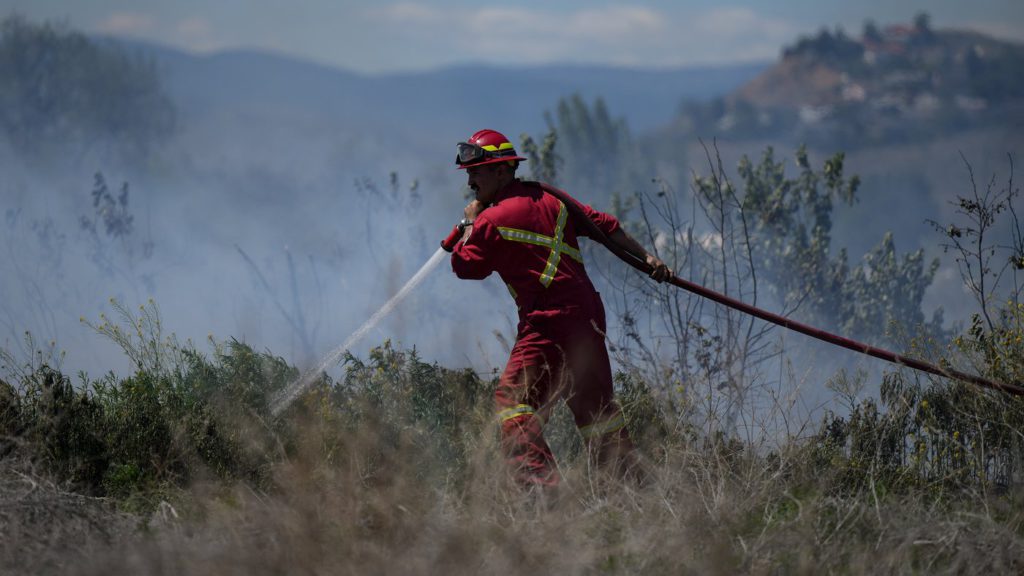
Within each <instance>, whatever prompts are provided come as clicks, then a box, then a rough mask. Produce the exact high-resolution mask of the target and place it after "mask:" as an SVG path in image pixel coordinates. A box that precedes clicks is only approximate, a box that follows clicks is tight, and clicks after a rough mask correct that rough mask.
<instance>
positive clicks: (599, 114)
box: [545, 94, 648, 200]
mask: <svg viewBox="0 0 1024 576" xmlns="http://www.w3.org/2000/svg"><path fill="white" fill-rule="evenodd" d="M545 119H546V121H547V124H548V129H549V131H553V132H555V133H556V134H557V135H558V136H557V138H558V140H557V141H558V148H559V156H560V157H561V160H562V164H561V169H560V170H559V171H558V174H559V175H560V176H561V183H562V184H564V185H565V186H566V187H567V188H570V189H572V190H573V192H574V194H576V195H577V196H578V197H580V198H582V199H585V200H593V199H594V198H596V197H604V196H605V195H607V193H609V192H622V191H623V189H628V188H631V187H633V186H634V185H635V184H636V183H637V182H639V180H640V179H639V174H644V173H647V172H648V171H646V170H645V166H643V164H642V158H640V157H639V155H638V154H636V152H635V146H634V144H633V138H632V135H631V134H630V131H629V127H628V126H627V125H626V120H625V119H624V118H612V116H611V114H610V113H609V112H608V107H607V106H606V105H605V102H604V100H603V99H601V98H598V99H596V100H595V101H594V104H593V106H592V107H591V106H589V105H588V104H587V103H586V102H585V101H584V100H583V98H582V97H581V96H580V95H579V94H574V95H572V96H570V97H569V98H562V99H560V100H559V101H558V105H557V106H556V108H555V113H554V115H552V114H551V113H550V112H548V113H546V114H545Z"/></svg>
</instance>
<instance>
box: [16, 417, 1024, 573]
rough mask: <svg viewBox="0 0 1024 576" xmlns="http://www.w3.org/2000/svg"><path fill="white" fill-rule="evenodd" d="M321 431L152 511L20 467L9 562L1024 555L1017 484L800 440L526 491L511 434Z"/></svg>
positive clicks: (842, 563)
mask: <svg viewBox="0 0 1024 576" xmlns="http://www.w3.org/2000/svg"><path fill="white" fill-rule="evenodd" d="M303 425H304V428H303V438H302V440H301V442H300V443H299V445H298V448H297V449H296V451H295V453H294V455H293V456H292V457H290V458H288V459H287V460H285V461H282V462H280V463H279V464H277V465H276V467H275V469H274V472H273V488H271V489H269V490H266V491H257V490H255V489H253V488H250V487H248V485H246V484H242V483H239V484H235V485H232V486H225V485H224V484H222V483H219V482H196V483H194V484H193V485H192V486H190V487H189V488H188V489H187V490H184V491H181V492H180V493H177V494H176V495H174V496H173V497H171V498H170V500H171V502H170V503H167V502H165V503H162V504H161V505H160V506H159V507H158V508H157V510H156V512H154V513H153V514H151V515H150V516H148V517H145V518H140V517H132V516H130V515H127V514H123V513H119V512H117V511H116V510H115V509H114V507H113V506H112V505H111V503H110V502H107V501H104V500H99V499H93V498H86V497H83V496H78V495H74V494H69V493H67V492H66V491H63V490H61V489H60V487H58V486H55V485H52V484H49V483H46V482H45V481H43V480H42V479H41V478H40V476H39V475H35V474H32V473H30V472H26V471H25V470H26V468H25V467H26V466H28V465H27V463H25V462H24V461H22V462H21V467H22V469H19V466H15V465H14V464H13V463H14V462H16V461H15V460H12V459H10V458H9V459H7V460H5V461H4V465H3V468H2V473H0V482H2V486H0V487H2V488H3V490H2V492H0V494H2V500H0V522H2V524H0V528H2V529H3V534H4V538H3V539H2V540H3V544H2V546H0V560H2V564H0V573H12V574H13V573H33V574H58V573H73V574H114V573H124V574H176V575H177V574H225V575H231V574H246V575H261V574H497V573H513V574H521V573H529V574H901V573H921V574H939V573H948V574H959V573H980V572H993V573H1013V572H1019V571H1020V569H1021V565H1022V558H1024V554H1022V552H1024V549H1022V544H1024V542H1022V539H1021V536H1020V534H1019V533H1018V532H1016V531H1014V529H1013V527H1019V526H1020V525H1021V522H1020V516H1021V512H1020V507H1019V506H1016V505H1015V504H1014V503H1015V502H1018V503H1019V502H1020V501H1021V499H1020V498H1018V497H1016V495H1014V494H1003V495H1000V496H986V495H969V494H968V495H962V496H961V497H960V498H959V499H953V500H950V499H945V500H942V501H940V500H938V499H934V498H930V497H926V496H924V495H923V494H925V493H924V492H922V493H921V494H919V495H917V496H907V495H903V496H899V495H886V494H880V493H878V492H877V490H876V489H875V488H874V487H873V486H869V487H867V488H866V489H865V490H863V491H860V492H855V493H838V492H837V493H829V492H828V491H827V490H828V486H829V483H828V479H827V478H818V477H816V473H817V471H815V470H812V469H808V468H807V465H806V462H807V461H808V460H807V459H806V458H805V455H804V454H803V453H802V452H801V450H800V449H799V447H798V446H794V447H792V448H791V449H787V450H783V451H780V452H779V453H778V455H777V456H774V457H764V456H760V455H757V454H754V453H752V452H750V451H747V450H746V449H745V447H743V446H741V445H738V444H735V443H732V444H723V445H718V446H715V445H713V444H709V443H705V442H700V443H694V444H675V445H663V446H660V447H658V449H657V450H655V451H648V454H647V460H646V461H647V465H648V468H649V470H650V472H651V477H650V479H649V482H648V483H647V484H646V485H644V486H637V485H635V484H633V483H629V482H623V481H618V480H615V479H612V478H608V477H606V476H604V475H603V474H602V473H601V472H600V471H597V470H593V469H591V468H590V467H589V464H588V460H587V459H586V458H585V457H578V458H575V459H569V460H568V461H566V462H563V472H564V475H565V480H566V481H565V486H564V489H563V490H562V491H561V493H560V494H559V495H558V497H557V498H545V497H538V496H536V495H533V494H528V493H523V492H522V491H520V490H519V489H517V488H515V487H513V486H511V484H510V483H509V481H508V475H507V473H506V472H507V471H506V470H505V469H504V466H503V465H502V463H501V462H500V461H499V459H498V458H497V457H496V446H495V444H496V442H495V441H494V438H493V434H492V432H493V430H489V431H488V432H485V433H483V434H480V435H479V436H478V437H473V438H468V439H467V441H468V442H470V443H472V444H473V449H472V450H471V458H470V461H469V464H468V465H467V466H466V469H463V470H454V471H453V470H451V469H449V468H447V467H446V466H445V463H443V462H435V465H434V466H431V464H430V462H432V457H433V455H432V454H431V453H429V452H428V451H425V448H424V447H423V445H422V444H421V443H418V441H417V438H418V437H419V436H418V432H417V431H412V430H409V431H406V432H403V433H400V434H399V436H398V438H397V439H396V438H394V437H393V430H386V429H383V428H382V429H379V430H377V429H376V428H377V427H376V426H374V425H367V426H364V427H363V428H361V429H360V430H359V432H358V433H356V434H346V433H345V429H344V428H343V427H338V426H336V425H334V424H332V423H331V422H330V421H329V420H317V419H315V418H314V419H310V420H308V421H306V422H303Z"/></svg>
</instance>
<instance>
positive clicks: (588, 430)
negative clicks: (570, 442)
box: [580, 412, 626, 438]
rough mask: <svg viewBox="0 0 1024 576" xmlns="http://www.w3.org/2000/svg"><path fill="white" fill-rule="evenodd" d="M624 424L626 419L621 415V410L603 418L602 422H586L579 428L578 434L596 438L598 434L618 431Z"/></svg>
mask: <svg viewBox="0 0 1024 576" xmlns="http://www.w3.org/2000/svg"><path fill="white" fill-rule="evenodd" d="M625 425H626V419H625V418H623V417H622V412H619V413H618V414H616V415H615V416H613V417H612V418H611V419H609V420H605V421H604V422H594V423H593V424H588V425H586V426H584V427H582V428H580V435H581V436H583V437H584V438H597V437H598V436H604V435H605V434H611V433H612V432H618V431H619V430H621V429H622V428H623V427H624V426H625Z"/></svg>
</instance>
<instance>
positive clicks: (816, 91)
mask: <svg viewBox="0 0 1024 576" xmlns="http://www.w3.org/2000/svg"><path fill="white" fill-rule="evenodd" d="M1022 70H1024V45H1021V44H1014V43H1010V42H1005V41H1001V40H997V39H994V38H991V37H989V36H985V35H983V34H979V33H976V32H969V31H960V30H940V31H936V30H932V29H931V28H930V27H929V26H928V22H927V18H920V19H919V20H918V21H916V22H915V23H914V25H893V26H888V27H885V28H884V29H879V28H877V27H875V26H873V25H868V26H866V27H865V30H864V32H863V34H862V35H861V36H860V37H859V38H854V37H850V36H847V35H846V34H845V33H844V32H843V31H842V30H836V31H835V32H830V31H828V30H822V31H821V32H820V33H818V34H817V35H815V36H811V37H805V38H801V39H799V40H798V41H797V42H796V43H795V44H794V45H792V46H790V47H788V48H786V49H785V50H784V52H783V56H782V58H781V59H780V61H779V62H777V63H776V64H775V65H773V66H771V67H769V68H767V69H765V70H764V71H763V72H762V73H761V74H759V75H758V76H756V77H755V78H753V79H751V80H750V81H749V82H747V83H746V84H744V85H743V86H742V87H740V88H739V89H737V90H736V91H734V92H732V93H731V94H729V95H727V96H724V97H722V98H720V99H717V100H714V101H712V102H710V103H699V104H690V105H688V106H686V107H684V112H683V114H682V115H681V117H680V119H679V122H678V127H679V128H681V129H683V130H688V131H692V132H696V133H704V134H707V133H715V134H716V135H719V136H723V137H730V138H764V137H775V136H781V135H792V136H793V138H794V139H798V140H802V141H807V142H811V143H815V142H829V143H832V144H833V145H834V146H836V147H838V148H856V147H859V146H863V145H873V144H880V143H892V142H896V141H915V140H919V139H921V138H930V137H934V136H937V135H942V134H949V133H954V132H957V131H961V130H964V129H974V128H978V127H980V126H983V125H987V124H992V123H994V122H999V123H1005V122H1007V121H1010V122H1016V123H1017V124H1018V125H1019V124H1020V123H1021V122H1022V116H1021V114H1020V112H1021V110H1022V109H1024V75H1022V74H1021V73H1020V72H1021V71H1022Z"/></svg>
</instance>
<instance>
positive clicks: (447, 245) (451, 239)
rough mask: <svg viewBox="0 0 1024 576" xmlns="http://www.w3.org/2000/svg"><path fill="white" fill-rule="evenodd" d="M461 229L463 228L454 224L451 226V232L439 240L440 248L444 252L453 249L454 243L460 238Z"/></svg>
mask: <svg viewBox="0 0 1024 576" xmlns="http://www.w3.org/2000/svg"><path fill="white" fill-rule="evenodd" d="M462 231H463V228H462V227H461V226H459V225H458V224H456V225H455V227H454V228H452V233H451V234H449V235H448V237H447V238H445V239H444V240H441V248H443V249H444V251H445V252H451V251H452V250H454V249H455V244H456V243H457V242H458V241H459V238H462Z"/></svg>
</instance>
